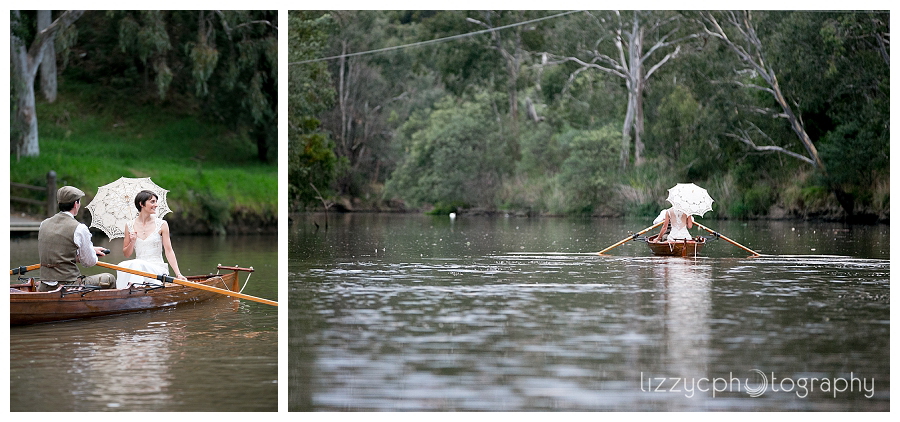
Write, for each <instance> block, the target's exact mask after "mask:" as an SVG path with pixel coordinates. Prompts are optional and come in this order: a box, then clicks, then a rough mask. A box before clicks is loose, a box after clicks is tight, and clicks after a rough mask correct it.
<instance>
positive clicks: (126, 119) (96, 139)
mask: <svg viewBox="0 0 900 422" xmlns="http://www.w3.org/2000/svg"><path fill="white" fill-rule="evenodd" d="M92 91H93V89H92V87H90V86H72V85H71V84H70V85H67V86H66V89H65V90H64V91H61V92H60V96H59V98H58V99H57V101H56V102H55V103H53V104H49V103H46V102H39V104H38V107H37V114H38V126H39V131H40V156H38V157H21V158H19V159H17V158H16V157H15V156H13V157H11V158H10V180H11V181H13V182H20V183H27V184H32V185H45V184H46V175H47V172H48V171H50V170H53V171H55V172H56V174H57V184H58V185H59V186H62V185H65V184H67V185H73V186H77V187H79V188H80V189H82V190H83V191H84V192H85V193H86V195H87V197H88V198H87V200H86V201H84V202H85V203H86V204H87V203H89V202H90V199H92V198H93V196H94V195H95V194H96V192H97V188H98V187H99V186H102V185H105V184H107V183H110V182H112V181H115V180H116V179H118V178H119V177H123V176H124V177H151V178H152V179H153V181H154V182H156V183H157V184H158V185H160V186H162V187H164V188H166V189H168V190H169V191H170V192H169V195H168V202H169V206H170V207H171V208H172V210H173V214H172V215H170V216H166V219H167V220H169V221H170V225H172V228H173V231H174V230H177V229H178V228H180V229H181V231H182V232H190V233H202V232H207V231H213V232H222V231H234V230H235V229H234V228H235V227H246V226H248V225H252V226H268V225H272V226H273V228H271V229H272V230H274V226H275V224H276V222H277V212H278V192H277V191H278V167H277V164H263V163H260V162H258V161H257V160H256V150H255V145H254V144H253V143H252V142H251V141H250V140H249V139H248V138H247V137H246V136H245V135H243V134H240V133H234V132H230V131H229V130H227V129H226V128H225V127H223V126H220V125H215V124H210V123H208V122H203V121H201V120H199V119H198V118H197V117H195V116H194V115H193V114H192V113H191V112H190V110H188V111H187V112H182V111H181V110H183V108H181V107H178V106H174V105H168V106H166V107H148V106H139V105H132V104H130V103H129V102H128V101H127V99H120V100H118V101H115V104H111V103H110V102H109V101H105V100H104V99H101V98H97V97H96V96H94V95H92ZM13 195H16V196H27V192H19V191H14V192H13ZM35 197H36V198H39V199H40V196H39V195H35ZM12 207H13V210H16V211H26V212H28V211H30V212H32V213H40V212H41V210H40V208H30V209H24V208H23V207H24V206H22V205H16V204H13V205H12Z"/></svg>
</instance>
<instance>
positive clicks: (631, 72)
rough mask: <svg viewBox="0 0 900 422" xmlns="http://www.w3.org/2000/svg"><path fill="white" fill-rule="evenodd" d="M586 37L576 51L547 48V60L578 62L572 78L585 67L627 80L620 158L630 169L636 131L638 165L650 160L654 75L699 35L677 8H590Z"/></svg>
mask: <svg viewBox="0 0 900 422" xmlns="http://www.w3.org/2000/svg"><path fill="white" fill-rule="evenodd" d="M584 14H585V17H586V19H585V20H584V21H583V25H584V26H583V27H582V31H583V36H584V38H581V39H578V40H576V42H577V45H576V46H575V48H574V49H573V51H568V52H565V53H563V52H551V51H548V52H545V53H544V54H543V59H542V62H543V63H544V64H545V65H552V64H560V63H564V62H572V63H575V64H577V66H578V67H577V69H575V70H574V71H573V72H571V75H570V78H569V80H570V81H574V80H575V78H576V77H577V76H578V75H579V74H580V73H582V72H585V71H588V70H595V71H599V72H602V73H605V74H608V75H612V76H615V77H617V78H621V79H622V80H623V81H624V82H625V89H626V92H627V105H626V112H625V119H624V121H623V124H622V145H621V151H620V156H619V163H620V165H621V167H622V168H626V167H627V166H628V163H629V161H630V160H629V157H630V155H631V138H632V134H633V136H634V164H635V165H640V164H642V163H643V160H644V156H643V153H644V142H643V134H644V91H645V89H646V87H647V84H648V82H649V81H650V77H651V76H653V74H654V73H656V72H657V71H658V70H659V69H660V68H661V67H662V66H664V65H666V64H667V63H669V62H671V61H672V60H673V59H674V58H676V57H678V55H679V54H681V52H682V48H683V44H684V43H685V42H687V41H688V40H691V39H694V38H698V37H699V34H698V33H691V32H690V31H689V30H687V31H686V29H689V28H685V23H686V22H687V21H686V20H685V19H683V17H682V15H681V14H679V13H675V12H659V11H649V12H648V11H630V12H624V13H623V12H619V11H610V12H584Z"/></svg>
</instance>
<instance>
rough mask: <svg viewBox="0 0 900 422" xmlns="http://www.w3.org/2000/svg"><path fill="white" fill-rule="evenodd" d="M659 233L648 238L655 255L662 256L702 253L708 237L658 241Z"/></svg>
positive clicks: (685, 255) (688, 255)
mask: <svg viewBox="0 0 900 422" xmlns="http://www.w3.org/2000/svg"><path fill="white" fill-rule="evenodd" d="M658 236H659V235H658V234H657V235H653V236H650V237H648V238H647V245H649V246H650V251H652V252H653V254H654V255H660V256H682V257H691V256H697V255H699V254H700V250H701V249H703V245H705V244H706V238H704V237H699V236H698V237H695V238H694V239H692V240H677V241H674V242H657V241H656V238H657V237H658Z"/></svg>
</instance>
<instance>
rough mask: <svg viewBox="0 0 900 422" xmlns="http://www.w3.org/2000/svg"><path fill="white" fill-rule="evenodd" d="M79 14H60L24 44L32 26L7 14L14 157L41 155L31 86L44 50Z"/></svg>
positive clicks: (17, 14) (17, 13)
mask: <svg viewBox="0 0 900 422" xmlns="http://www.w3.org/2000/svg"><path fill="white" fill-rule="evenodd" d="M82 14H84V11H83V10H69V11H66V12H64V13H62V14H61V15H60V16H59V17H57V18H56V20H54V21H53V22H52V23H50V24H49V25H47V26H45V27H43V28H42V29H39V30H38V31H36V33H34V35H33V36H34V39H33V40H31V42H30V43H27V42H26V39H28V38H29V37H30V34H32V32H31V31H32V28H30V25H31V22H29V21H28V19H26V18H24V17H23V14H22V13H21V12H20V11H18V10H13V11H11V12H10V59H11V60H10V61H11V62H12V63H11V66H10V71H11V72H10V76H11V79H12V81H11V82H12V83H11V85H12V94H13V96H14V99H15V107H14V108H13V110H14V112H15V114H14V118H13V123H12V125H11V126H12V131H11V132H12V142H11V145H10V147H11V148H10V152H11V153H15V154H16V155H17V156H20V155H25V156H37V155H39V154H40V146H39V143H38V119H37V110H36V109H35V98H34V82H35V78H36V77H37V71H38V68H39V67H40V66H41V63H43V61H44V58H45V56H48V55H49V54H50V53H48V52H47V50H48V48H49V47H50V46H51V45H52V44H53V41H54V39H55V37H56V35H57V34H58V33H59V32H60V31H64V30H66V29H67V28H69V27H71V26H72V25H73V24H74V23H75V21H76V20H78V18H80V17H81V15H82ZM43 16H46V15H43ZM41 22H43V19H42V20H41Z"/></svg>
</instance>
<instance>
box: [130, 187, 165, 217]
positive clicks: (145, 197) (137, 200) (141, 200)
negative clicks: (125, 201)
mask: <svg viewBox="0 0 900 422" xmlns="http://www.w3.org/2000/svg"><path fill="white" fill-rule="evenodd" d="M150 198H156V200H159V196H157V195H156V194H155V193H153V192H152V191H149V190H142V191H140V192H138V194H137V195H135V196H134V206H135V207H137V209H138V212H141V209H142V208H144V204H146V203H147V201H149V200H150Z"/></svg>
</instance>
